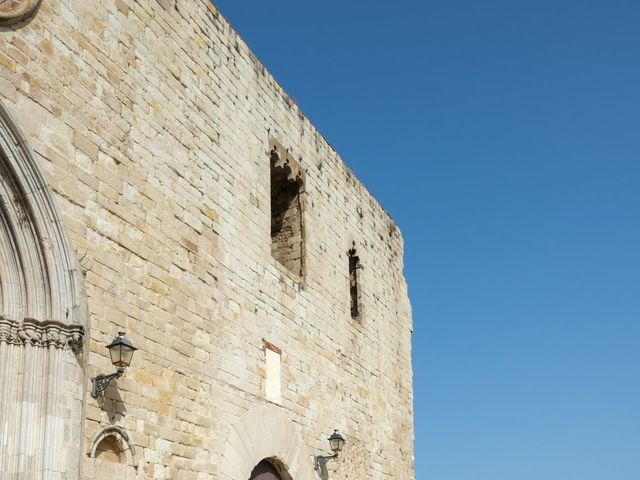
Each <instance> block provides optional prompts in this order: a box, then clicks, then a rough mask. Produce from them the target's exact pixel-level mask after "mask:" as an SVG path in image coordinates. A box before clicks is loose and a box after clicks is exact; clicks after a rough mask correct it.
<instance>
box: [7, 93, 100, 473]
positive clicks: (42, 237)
mask: <svg viewBox="0 0 640 480" xmlns="http://www.w3.org/2000/svg"><path fill="white" fill-rule="evenodd" d="M79 272H80V269H79V264H78V261H77V259H76V257H75V254H74V251H73V248H72V247H71V244H70V243H69V240H68V238H67V236H66V234H65V230H64V227H63V225H62V222H61V220H60V217H59V215H58V212H57V208H56V205H55V201H54V197H53V194H52V192H51V191H50V188H49V186H48V184H47V182H46V181H45V178H44V176H43V174H42V172H41V171H40V168H39V166H38V164H37V161H36V159H35V156H34V154H33V152H32V151H31V149H30V148H29V147H28V144H27V141H26V139H25V137H24V136H23V134H22V133H21V131H20V130H19V128H18V127H17V126H16V124H15V122H14V121H13V119H12V117H11V115H10V114H9V112H8V110H7V109H6V108H5V106H4V105H3V104H2V103H1V102H0V472H2V478H3V479H5V478H6V479H9V480H23V479H24V480H38V479H42V478H46V479H52V480H56V479H62V478H64V479H73V478H78V476H79V471H80V458H81V449H80V445H81V444H82V432H81V425H82V422H83V405H84V388H83V384H84V368H83V366H82V365H81V364H80V362H81V352H82V350H83V336H84V326H85V323H86V317H87V310H86V301H85V296H84V291H83V288H82V286H83V281H82V275H81V274H80V273H79Z"/></svg>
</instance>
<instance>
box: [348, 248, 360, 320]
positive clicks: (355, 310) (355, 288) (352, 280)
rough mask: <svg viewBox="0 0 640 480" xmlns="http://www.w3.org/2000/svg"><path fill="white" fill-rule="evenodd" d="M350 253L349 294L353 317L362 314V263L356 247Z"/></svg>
mask: <svg viewBox="0 0 640 480" xmlns="http://www.w3.org/2000/svg"><path fill="white" fill-rule="evenodd" d="M348 255H349V294H350V297H351V318H358V317H359V316H360V302H359V297H360V292H359V288H360V286H359V285H358V270H359V269H361V268H362V265H360V257H358V255H357V254H356V249H355V248H352V249H351V250H349V252H348Z"/></svg>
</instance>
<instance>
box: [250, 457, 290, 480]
mask: <svg viewBox="0 0 640 480" xmlns="http://www.w3.org/2000/svg"><path fill="white" fill-rule="evenodd" d="M249 480H282V477H281V476H280V474H279V473H278V471H277V470H276V468H275V467H274V466H273V464H272V463H271V462H269V461H268V460H262V461H261V462H260V463H259V464H258V465H256V468H254V469H253V471H252V472H251V477H249Z"/></svg>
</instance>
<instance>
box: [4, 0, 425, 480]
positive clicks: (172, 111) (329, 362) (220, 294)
mask: <svg viewBox="0 0 640 480" xmlns="http://www.w3.org/2000/svg"><path fill="white" fill-rule="evenodd" d="M0 98H2V100H3V102H4V103H5V105H6V106H7V107H8V109H9V110H10V111H11V112H12V113H13V115H14V116H15V117H16V119H17V121H18V124H19V125H20V126H21V127H22V129H23V130H24V131H25V136H26V139H27V141H28V143H29V144H30V145H31V147H32V148H33V149H34V151H35V152H36V156H37V159H38V161H39V163H40V165H41V166H42V168H43V169H44V170H45V172H46V174H47V175H46V176H47V177H48V181H49V183H50V184H51V186H52V188H53V191H54V193H55V197H56V201H57V205H58V208H59V209H60V211H61V212H62V216H63V222H64V225H65V227H66V229H67V232H68V234H69V236H70V237H71V240H72V243H73V245H74V248H75V250H76V252H77V256H78V258H79V259H80V262H81V264H82V267H83V269H84V272H85V280H86V295H87V301H88V309H89V323H88V327H90V329H89V331H88V334H89V335H90V339H89V342H88V351H86V352H85V353H86V356H87V359H88V364H89V366H88V372H87V373H88V375H89V376H95V375H96V374H98V373H111V372H112V371H113V367H112V366H111V364H110V361H109V359H108V354H107V351H106V349H105V348H104V346H105V344H106V343H108V342H109V341H110V340H111V339H112V338H113V337H114V336H115V334H116V332H117V331H119V330H125V331H126V332H127V336H128V337H129V338H130V339H131V340H132V341H133V342H134V344H135V345H136V346H137V347H138V348H139V350H138V351H137V352H136V354H135V355H134V358H133V364H132V366H131V367H130V368H128V369H127V371H126V372H125V374H124V376H123V377H121V378H120V379H119V380H118V381H117V384H114V385H111V386H110V387H109V388H108V389H107V390H106V392H105V395H104V396H102V397H100V398H98V399H97V400H94V399H92V398H90V397H88V398H87V399H86V407H85V411H86V420H85V442H84V446H83V453H84V455H83V458H84V460H83V465H82V468H84V473H83V477H84V478H99V477H100V476H108V475H110V473H109V472H113V471H115V470H111V467H112V465H107V463H110V464H113V463H114V460H117V462H116V465H117V469H118V470H117V471H118V472H122V473H123V474H124V475H126V476H127V478H157V479H164V478H180V479H233V480H245V478H244V477H242V475H246V477H247V478H248V474H249V473H250V472H251V470H252V468H253V467H254V466H255V465H256V464H257V463H258V462H259V461H260V460H261V459H262V458H271V459H272V460H273V462H274V464H276V465H278V467H279V468H286V469H287V470H288V471H289V473H290V474H291V476H292V477H293V478H295V479H296V480H300V479H311V478H316V477H314V475H315V472H314V471H313V454H317V453H326V452H327V449H328V442H327V441H326V439H327V437H328V436H329V435H330V434H331V433H332V432H333V429H334V428H337V429H339V430H340V431H341V433H342V434H343V435H344V436H345V437H346V439H347V445H346V447H345V451H344V452H343V454H342V455H341V457H340V458H339V459H338V460H337V461H333V462H329V464H328V465H327V466H328V468H329V474H330V477H329V478H331V479H372V480H373V479H376V480H378V479H402V480H407V479H411V478H413V412H412V384H411V381H412V374H411V363H410V342H411V328H412V326H411V313H410V306H409V302H408V299H407V292H406V285H405V281H404V278H403V275H402V255H403V244H402V238H401V235H400V233H399V231H398V229H397V228H396V226H395V224H394V223H393V221H392V220H391V219H390V218H389V217H388V215H387V214H386V213H385V212H384V211H383V210H382V209H381V208H380V206H379V205H378V204H377V203H376V202H375V200H374V199H373V198H372V197H371V195H370V194H369V193H368V192H367V191H366V189H365V188H364V187H363V186H362V185H361V184H360V183H359V182H358V181H357V179H356V178H355V177H354V176H353V174H352V173H351V172H350V171H349V170H348V168H347V167H346V166H345V165H344V163H343V162H342V160H341V159H340V158H339V157H338V155H337V154H336V152H335V151H334V150H333V149H332V148H331V147H330V146H329V145H328V143H327V142H326V141H325V140H324V139H323V138H322V136H321V135H320V134H319V133H318V132H317V130H316V129H315V128H314V127H313V126H312V125H311V124H310V123H309V121H308V120H307V119H306V118H305V117H304V115H303V114H302V112H301V111H300V110H299V109H298V108H297V106H296V105H295V104H294V102H293V101H292V100H291V99H290V98H289V97H288V96H287V95H286V94H285V93H284V92H283V90H282V89H281V88H280V86H279V85H278V84H277V83H276V81H275V80H274V79H273V77H271V76H270V75H269V74H268V73H267V72H266V70H265V68H264V67H263V66H262V65H261V64H260V63H259V62H258V61H257V60H256V58H255V57H254V56H253V55H252V54H251V52H250V51H249V50H248V48H247V46H246V44H245V43H244V42H243V41H242V40H241V39H240V37H239V36H238V35H237V33H236V32H234V31H233V30H232V28H231V27H230V26H229V24H228V23H227V22H226V20H224V19H223V18H222V17H221V16H220V14H219V13H218V11H217V10H216V8H215V7H214V6H212V5H210V4H209V3H208V2H207V1H206V0H176V1H175V2H173V1H158V0H138V1H135V0H113V1H112V0H106V1H104V2H103V1H101V2H86V1H84V0H64V1H60V0H45V1H44V2H43V3H42V5H41V7H40V8H39V10H38V12H37V14H36V15H35V17H34V18H33V19H31V20H30V21H29V22H23V23H21V24H19V25H16V26H14V27H3V28H2V30H1V34H0ZM271 139H276V140H277V142H278V144H279V145H281V146H282V148H283V149H285V151H287V152H288V155H290V156H291V157H292V158H294V159H295V160H296V161H297V162H298V163H299V164H300V167H301V169H302V171H303V172H304V191H303V192H302V193H301V204H302V221H303V233H304V235H303V249H302V257H303V258H302V259H301V260H302V263H303V268H302V278H296V276H295V275H292V274H291V272H290V271H289V269H288V268H287V267H285V266H283V265H282V264H281V263H280V262H278V261H277V260H276V259H275V258H274V257H273V256H272V252H271V218H270V217H271V209H270V200H271V195H270V159H271V155H270V153H271V149H272V145H271ZM354 242H355V244H354ZM354 246H355V247H356V248H357V252H358V256H359V258H360V261H361V262H362V264H363V265H364V267H365V268H364V269H363V270H359V271H358V287H359V299H360V305H359V307H360V309H359V318H358V320H357V321H356V320H354V319H352V318H351V314H350V303H351V302H350V284H349V259H348V256H347V251H348V250H349V249H350V248H353V247H354ZM264 342H270V343H272V344H274V345H277V346H278V347H279V349H280V350H281V378H282V392H281V393H282V402H281V406H278V405H274V404H271V403H269V402H267V400H266V398H265V395H266V394H265V380H266V368H265V351H264ZM89 388H90V383H89V382H87V384H86V385H85V392H86V391H88V390H89ZM247 419H249V420H247ZM111 426H113V427H117V428H118V429H120V430H119V431H121V432H124V434H126V436H127V438H128V439H129V443H130V445H131V446H132V447H133V448H134V449H135V456H134V454H133V453H132V452H130V451H128V450H127V452H128V453H127V452H120V453H118V452H116V453H118V454H117V455H115V456H114V454H109V451H108V446H109V445H121V446H126V448H129V443H127V442H122V441H119V440H118V438H120V437H118V436H117V435H116V436H113V437H109V439H108V440H106V441H104V442H102V440H100V442H99V443H96V440H98V439H99V438H101V437H100V436H101V435H103V433H101V432H104V431H105V430H104V429H105V427H111ZM250 428H255V429H257V430H258V431H261V432H264V433H265V435H266V437H264V438H268V439H271V440H264V439H263V440H259V439H256V437H255V435H254V434H253V433H252V432H251V431H247V430H248V429H249V430H250ZM114 435H115V434H114ZM243 439H244V441H243ZM238 441H240V442H241V443H242V445H244V447H243V448H244V449H245V451H239V450H242V449H240V447H238V445H239V444H238ZM98 445H102V447H100V449H98V450H96V449H95V448H94V447H97V446H98ZM114 448H115V447H114ZM123 448H124V447H123ZM92 449H93V450H95V451H94V453H93V455H92V453H91V452H92ZM114 451H115V450H114ZM96 452H98V453H96ZM99 452H104V453H99ZM134 464H137V468H136V467H135V466H134ZM77 467H78V466H77V465H75V466H69V471H70V472H72V471H73V470H74V468H75V469H77ZM114 468H115V467H114ZM101 472H102V473H101ZM105 472H106V473H105ZM72 477H73V476H72V475H71V476H69V478H72Z"/></svg>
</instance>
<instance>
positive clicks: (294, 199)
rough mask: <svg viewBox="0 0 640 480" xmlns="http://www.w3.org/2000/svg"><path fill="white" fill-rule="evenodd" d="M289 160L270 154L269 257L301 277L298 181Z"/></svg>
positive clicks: (299, 182) (300, 219)
mask: <svg viewBox="0 0 640 480" xmlns="http://www.w3.org/2000/svg"><path fill="white" fill-rule="evenodd" d="M294 170H297V169H292V167H291V165H290V163H289V161H288V159H287V160H284V161H283V160H282V159H281V158H280V156H279V155H278V153H277V151H276V149H274V150H273V151H272V152H271V255H272V256H273V258H275V259H276V260H277V261H278V262H280V263H281V264H282V265H284V266H285V267H286V268H287V269H288V270H289V271H290V272H291V273H293V274H294V275H296V276H298V277H301V276H302V241H303V235H302V203H301V199H300V192H301V184H302V182H301V179H300V176H299V175H296V174H295V173H294Z"/></svg>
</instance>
